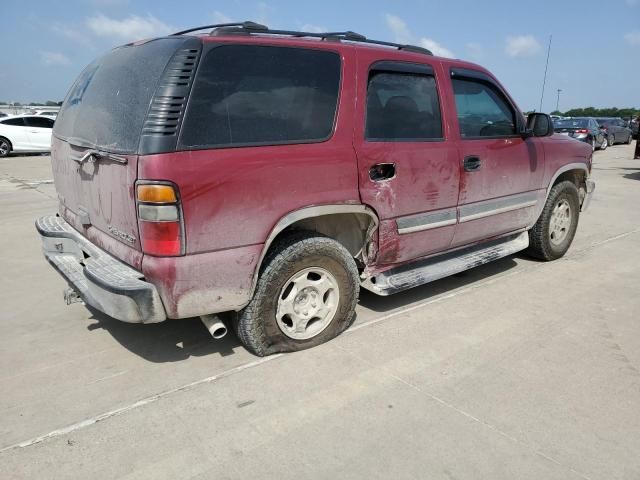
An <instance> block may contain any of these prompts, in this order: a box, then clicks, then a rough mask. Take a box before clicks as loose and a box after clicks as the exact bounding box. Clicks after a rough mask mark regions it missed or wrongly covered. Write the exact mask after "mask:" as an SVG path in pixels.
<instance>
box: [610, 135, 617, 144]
mask: <svg viewBox="0 0 640 480" xmlns="http://www.w3.org/2000/svg"><path fill="white" fill-rule="evenodd" d="M615 144H616V137H615V135H614V134H613V133H612V134H611V135H609V145H611V146H612V147H613V146H614V145H615Z"/></svg>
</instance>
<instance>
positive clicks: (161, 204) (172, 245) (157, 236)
mask: <svg viewBox="0 0 640 480" xmlns="http://www.w3.org/2000/svg"><path fill="white" fill-rule="evenodd" d="M136 200H137V206H138V224H139V228H140V241H141V243H142V251H143V252H144V253H146V254H149V255H154V256H158V257H175V256H178V255H184V234H183V232H184V224H183V219H182V208H181V205H180V200H179V196H178V191H177V188H176V187H175V186H174V185H170V184H166V183H143V184H138V185H137V186H136Z"/></svg>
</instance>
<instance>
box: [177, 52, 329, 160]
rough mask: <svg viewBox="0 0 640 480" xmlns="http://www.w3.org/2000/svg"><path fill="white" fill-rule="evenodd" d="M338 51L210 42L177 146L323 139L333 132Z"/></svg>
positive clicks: (209, 145) (294, 141)
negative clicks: (209, 48) (215, 45)
mask: <svg viewBox="0 0 640 480" xmlns="http://www.w3.org/2000/svg"><path fill="white" fill-rule="evenodd" d="M339 88H340V57H339V56H338V54H337V53H334V52H329V51H322V50H311V49H303V48H289V47H270V46H252V45H227V46H220V47H215V48H213V49H212V50H210V51H209V52H208V53H207V54H206V55H205V56H204V58H203V59H202V60H201V63H200V67H199V69H198V73H197V77H196V81H195V84H194V86H193V89H192V92H191V96H190V99H189V105H188V107H187V113H186V117H185V119H184V122H183V125H182V131H181V137H180V146H181V147H182V148H187V149H191V148H207V147H234V146H248V145H278V144H288V143H310V142H320V141H324V140H326V139H328V138H329V137H330V136H331V133H332V131H333V124H334V119H335V116H336V108H337V101H338V92H339Z"/></svg>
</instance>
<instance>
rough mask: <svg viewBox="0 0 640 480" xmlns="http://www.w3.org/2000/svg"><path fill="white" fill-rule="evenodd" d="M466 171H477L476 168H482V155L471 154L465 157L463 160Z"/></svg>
mask: <svg viewBox="0 0 640 480" xmlns="http://www.w3.org/2000/svg"><path fill="white" fill-rule="evenodd" d="M462 165H463V167H464V171H465V172H475V171H476V170H480V167H481V166H482V160H480V157H478V156H476V155H469V156H467V157H464V161H463V162H462Z"/></svg>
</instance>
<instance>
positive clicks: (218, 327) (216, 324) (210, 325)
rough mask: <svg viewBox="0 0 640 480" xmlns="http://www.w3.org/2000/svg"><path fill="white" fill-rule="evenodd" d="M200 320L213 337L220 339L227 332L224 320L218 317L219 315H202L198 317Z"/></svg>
mask: <svg viewBox="0 0 640 480" xmlns="http://www.w3.org/2000/svg"><path fill="white" fill-rule="evenodd" d="M200 320H202V323H203V324H204V326H205V328H206V329H207V330H208V331H209V333H210V334H211V336H212V337H213V338H214V339H216V340H220V339H221V338H223V337H224V336H226V335H227V332H228V330H227V326H226V325H225V324H224V322H223V321H222V320H221V319H220V317H219V316H217V315H202V316H201V317H200Z"/></svg>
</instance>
